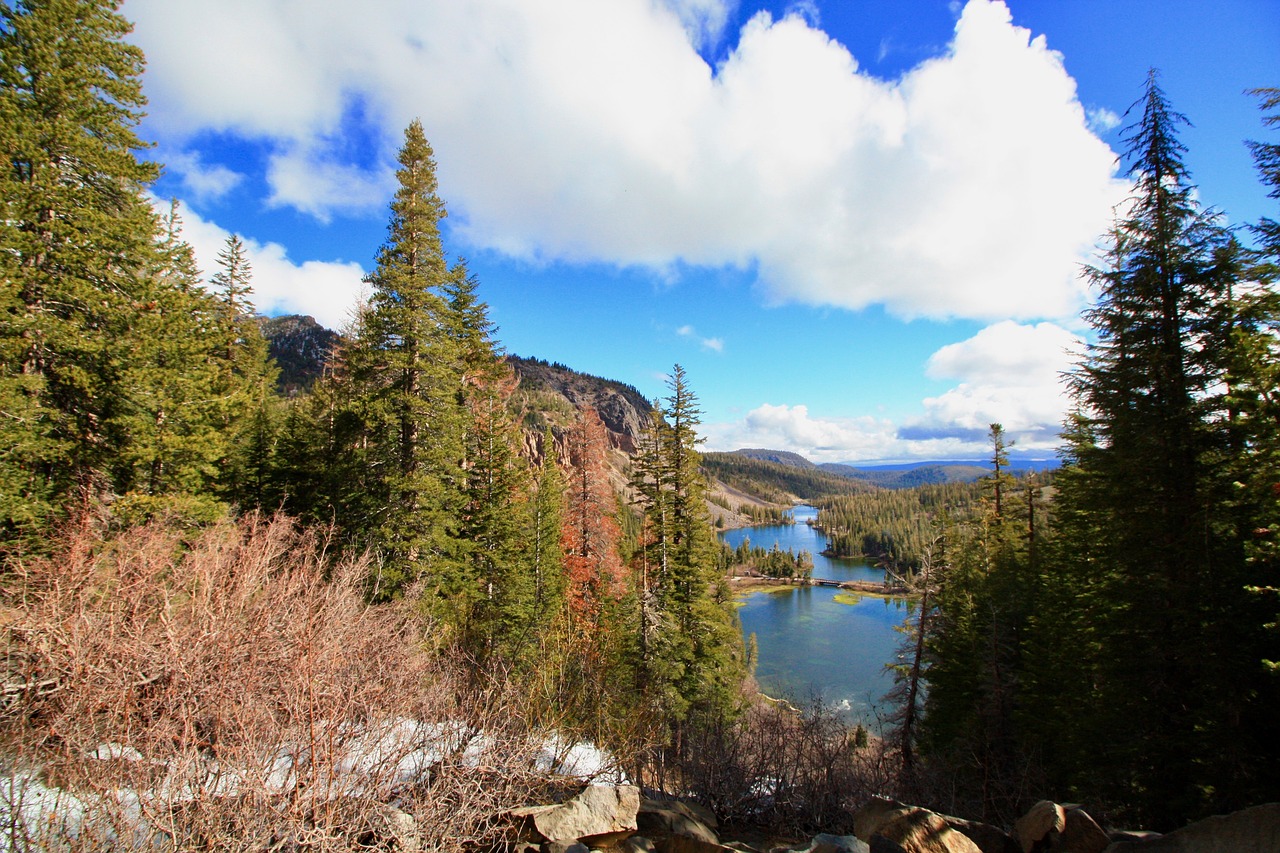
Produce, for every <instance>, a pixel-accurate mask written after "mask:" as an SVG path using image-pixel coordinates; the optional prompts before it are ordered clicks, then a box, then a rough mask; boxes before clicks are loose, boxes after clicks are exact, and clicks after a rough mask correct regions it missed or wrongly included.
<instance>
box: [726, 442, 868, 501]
mask: <svg viewBox="0 0 1280 853" xmlns="http://www.w3.org/2000/svg"><path fill="white" fill-rule="evenodd" d="M767 453H768V454H769V455H770V456H774V455H775V454H774V452H773V451H768V452H767ZM791 455H792V456H793V457H794V459H788V460H787V461H773V459H769V458H756V457H753V456H751V455H748V454H744V453H742V452H741V451H737V452H733V453H704V454H702V464H703V467H704V468H706V470H707V472H708V473H709V474H710V475H711V476H713V477H715V478H716V479H718V480H720V481H722V482H724V483H726V484H728V485H730V486H733V487H734V488H735V489H739V490H741V491H743V492H747V493H748V494H752V495H758V496H760V497H761V498H764V499H765V500H768V501H772V502H774V503H781V504H787V503H791V502H792V501H793V500H796V499H799V500H802V501H807V502H813V501H817V500H820V499H822V498H824V497H828V496H830V495H851V494H856V493H858V492H865V491H867V490H869V489H872V488H875V487H874V486H870V485H868V484H866V483H863V482H859V481H857V480H851V479H849V478H847V477H842V476H840V475H839V474H831V473H828V472H826V471H823V470H821V469H820V468H818V467H817V466H816V465H814V464H813V463H812V462H809V461H808V460H807V459H804V458H803V457H800V456H795V455H794V454H791ZM795 460H799V461H800V462H803V463H804V464H803V465H801V464H798V463H797V462H796V461H795Z"/></svg>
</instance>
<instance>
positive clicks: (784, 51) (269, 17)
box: [124, 0, 1123, 319]
mask: <svg viewBox="0 0 1280 853" xmlns="http://www.w3.org/2000/svg"><path fill="white" fill-rule="evenodd" d="M731 8H732V3H730V2H728V0H668V2H666V3H662V4H655V3H653V2H652V1H651V0H616V2H610V3H599V2H597V0H548V2H544V3H538V4H530V3H527V2H524V0H371V2H368V3H365V4H362V6H361V8H360V13H359V14H358V15H353V14H351V7H350V5H349V4H347V3H342V2H338V0H223V2H219V3H206V2H202V0H127V2H126V4H125V7H124V11H125V13H126V14H127V15H129V16H130V17H131V18H132V19H133V20H135V22H136V25H137V26H136V39H137V40H138V42H139V43H140V44H141V45H142V47H143V48H144V49H145V50H146V51H147V55H148V60H149V70H148V76H147V86H148V91H149V93H150V97H151V104H152V122H153V126H154V127H156V128H157V129H158V130H159V131H160V132H162V133H163V134H167V135H168V137H170V138H171V139H173V140H176V141H177V142H178V144H182V143H183V142H184V141H185V140H188V139H190V138H192V137H194V135H196V134H198V133H200V132H202V131H208V130H213V131H218V132H226V133H233V134H237V135H240V136H242V137H247V138H250V139H253V140H258V141H262V142H264V143H265V144H266V145H267V147H268V148H269V150H270V151H271V152H272V153H271V156H270V168H269V172H268V174H267V179H268V181H270V183H271V186H272V192H273V195H272V200H273V203H276V204H286V205H293V206H296V207H297V208H298V209H300V210H303V211H305V212H307V213H310V214H311V215H314V216H316V217H319V218H322V219H323V218H325V217H327V216H329V215H331V214H332V212H334V211H337V210H344V211H351V210H359V209H365V208H372V207H373V206H374V205H375V197H376V198H377V199H382V198H385V191H384V189H382V188H383V187H385V184H384V182H385V181H386V180H387V177H386V176H387V174H388V173H387V166H388V162H389V156H390V155H389V152H390V151H392V150H394V148H395V146H396V144H398V141H399V138H400V132H401V130H402V128H403V127H404V126H405V125H406V124H407V123H408V122H409V120H410V119H412V118H414V117H421V118H422V120H423V122H424V125H425V126H426V129H427V133H428V137H429V138H430V139H431V141H432V143H433V145H434V147H435V150H436V155H437V159H438V161H439V164H440V176H441V189H442V193H443V194H444V196H445V198H446V199H448V201H449V203H450V207H451V210H452V211H453V212H454V214H455V218H454V220H452V221H453V222H454V223H455V227H456V228H457V229H458V233H460V235H461V236H462V237H463V238H464V239H465V240H467V241H468V242H469V243H471V244H472V245H473V246H477V247H483V248H487V249H494V250H498V251H501V252H505V253H508V254H510V255H513V256H517V257H521V258H529V259H542V260H547V259H561V260H568V261H596V262H605V263H611V264H617V265H641V266H651V267H654V268H658V269H669V268H671V267H672V266H674V265H677V264H680V263H685V264H692V265H697V266H708V267H736V268H743V269H751V270H754V271H756V272H757V274H758V276H759V282H760V286H761V288H762V292H763V293H765V294H766V295H767V297H768V298H771V299H774V300H777V301H799V302H805V303H812V304H825V305H836V306H842V307H847V308H860V307H863V306H866V305H871V304H883V305H885V306H887V307H888V309H889V310H890V311H891V312H893V313H895V314H896V315H899V316H903V317H915V316H932V317H949V316H956V317H977V318H990V319H996V318H1000V317H1015V318H1020V319H1041V318H1054V317H1066V316H1070V315H1072V314H1074V313H1075V312H1076V311H1077V310H1078V308H1079V307H1080V304H1081V302H1082V299H1083V296H1084V291H1083V288H1082V286H1081V284H1080V282H1079V281H1078V276H1077V272H1076V270H1077V262H1078V260H1079V259H1080V257H1081V256H1082V254H1083V253H1085V252H1086V251H1087V250H1088V248H1089V247H1090V246H1091V245H1092V243H1093V241H1094V240H1095V238H1096V237H1097V235H1099V234H1100V233H1102V232H1103V231H1104V230H1105V229H1106V227H1107V224H1108V222H1109V220H1110V215H1111V214H1110V211H1111V207H1112V204H1113V203H1114V202H1115V201H1117V200H1118V199H1119V198H1120V196H1121V195H1122V194H1123V187H1122V186H1121V185H1120V184H1119V183H1118V182H1117V181H1115V179H1114V174H1113V171H1114V156H1113V154H1112V152H1111V151H1110V150H1109V149H1108V148H1107V146H1106V145H1105V144H1103V143H1102V142H1101V141H1100V140H1098V138H1097V137H1096V136H1094V134H1093V133H1092V132H1091V130H1090V125H1089V118H1087V117H1086V114H1085V110H1084V108H1083V107H1082V105H1081V104H1080V102H1079V100H1078V99H1077V96H1076V88H1075V84H1074V81H1073V80H1072V79H1071V78H1070V77H1069V76H1068V75H1067V73H1066V71H1065V69H1064V68H1063V64H1062V61H1061V57H1060V56H1059V55H1058V54H1057V53H1055V52H1054V51H1052V50H1051V49H1050V48H1049V47H1048V46H1047V45H1046V44H1045V42H1044V40H1043V39H1042V38H1033V37H1032V34H1031V33H1030V32H1029V31H1027V30H1025V29H1021V28H1018V27H1015V26H1013V24H1012V21H1011V16H1010V14H1009V11H1008V9H1007V8H1006V7H1005V6H1004V5H1003V4H1002V3H1000V2H992V0H971V2H969V3H968V4H967V5H966V6H965V7H964V9H963V11H962V13H961V14H960V16H959V20H958V23H957V25H956V33H955V38H954V41H953V43H952V45H951V46H950V49H949V51H948V52H947V53H946V54H945V55H942V56H939V57H937V58H935V59H933V60H930V61H928V62H925V63H923V64H922V65H920V66H919V67H917V68H916V69H914V70H912V71H910V72H908V73H907V74H905V75H904V76H903V77H902V78H901V79H899V80H897V81H883V80H879V79H876V78H874V77H872V76H870V75H868V74H866V73H864V72H863V71H861V70H860V68H859V64H858V61H857V60H856V58H855V57H853V56H852V55H851V54H850V53H849V52H848V50H847V49H845V48H844V47H843V46H842V45H840V44H839V43H837V42H835V41H833V40H831V39H830V38H828V37H827V36H826V34H825V33H823V32H822V31H821V30H819V29H817V27H816V25H815V22H813V21H811V20H809V19H807V18H806V17H805V16H804V15H803V14H799V13H795V14H789V15H787V16H785V17H783V18H782V19H780V20H775V19H773V18H771V17H770V16H769V15H768V14H766V13H760V14H757V15H756V16H755V17H753V18H752V19H751V20H750V21H748V22H747V23H746V24H745V26H744V27H743V28H742V30H741V32H740V33H739V34H738V40H737V43H736V45H734V46H733V48H732V49H731V50H729V51H728V53H727V54H726V55H725V59H724V60H723V61H722V62H721V63H719V64H718V65H717V67H716V68H712V67H710V66H709V65H708V64H707V63H706V62H705V61H704V60H703V59H702V57H701V56H700V54H699V52H698V50H697V45H698V44H699V43H700V42H701V43H705V41H706V39H708V38H710V37H711V36H712V34H714V33H715V32H716V29H717V28H718V27H720V28H723V27H724V26H725V25H726V22H727V21H728V20H729V17H730V11H729V10H731ZM691 33H692V34H693V35H691ZM353 104H359V105H360V106H361V109H362V111H363V112H362V115H363V116H364V119H363V121H362V122H361V123H359V125H360V126H358V127H356V126H354V125H353V122H352V118H351V116H352V107H353ZM1094 120H1095V121H1096V120H1097V119H1096V117H1095V119H1094ZM367 123H372V124H373V125H374V126H375V128H376V129H377V130H378V131H379V133H378V137H377V139H376V140H375V141H374V142H373V144H372V146H371V147H372V148H373V149H374V151H373V153H374V154H376V155H377V157H376V158H375V159H376V160H377V162H373V161H371V160H370V159H369V158H367V157H366V158H365V159H362V160H358V161H357V162H354V163H353V161H352V160H351V158H350V156H349V155H350V149H351V147H352V140H351V138H349V137H350V136H351V135H352V134H353V133H358V134H359V137H360V138H361V139H365V138H366V135H367V131H368V128H367V127H366V126H364V125H365V124H367Z"/></svg>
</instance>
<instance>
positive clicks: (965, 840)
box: [512, 785, 1280, 853]
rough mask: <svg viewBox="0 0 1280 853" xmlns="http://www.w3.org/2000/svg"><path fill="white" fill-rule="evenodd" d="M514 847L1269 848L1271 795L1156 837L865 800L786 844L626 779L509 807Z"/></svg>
mask: <svg viewBox="0 0 1280 853" xmlns="http://www.w3.org/2000/svg"><path fill="white" fill-rule="evenodd" d="M512 816H513V817H515V818H517V819H519V820H520V821H523V822H524V830H525V836H524V838H525V841H524V846H523V850H522V853H590V851H593V850H606V851H611V853H612V851H616V853H1228V851H1230V853H1276V851H1280V804H1275V803H1273V804H1269V805H1263V806H1257V807H1255V808H1252V809H1247V810H1245V811H1242V812H1237V813H1235V814H1232V815H1227V816H1225V817H1214V818H1209V819H1208V820H1204V821H1200V822H1199V823H1196V824H1192V825H1191V826H1188V827H1185V828H1184V829H1181V830H1178V831H1177V832H1172V833H1169V834H1168V835H1165V836H1160V835H1158V834H1156V833H1150V832H1112V833H1108V832H1106V831H1105V830H1103V829H1102V827H1101V826H1099V825H1098V823H1097V821H1095V820H1094V819H1093V818H1092V817H1090V816H1089V814H1088V813H1087V812H1086V811H1085V810H1084V809H1082V808H1081V807H1079V806H1075V805H1062V804H1059V803H1054V802H1050V801H1048V800H1042V801H1041V802H1038V803H1036V804H1035V805H1034V806H1032V807H1031V808H1030V809H1029V810H1028V811H1027V813H1026V814H1025V815H1023V816H1022V817H1021V818H1019V819H1018V821H1017V822H1016V823H1015V824H1014V826H1013V829H1012V831H1008V832H1006V831H1005V830H1003V829H1001V828H999V827H996V826H991V825H989V824H983V823H977V822H974V821H968V820H962V819H960V818H956V817H950V816H947V815H941V814H938V813H936V812H932V811H929V810H928V809H923V808H919V807H917V806H909V805H904V804H902V803H899V802H895V801H893V800H888V799H878V798H877V799H873V800H871V801H870V802H869V803H867V804H866V805H865V806H864V807H863V808H862V809H860V810H859V811H858V813H857V814H856V815H855V816H854V834H853V835H815V836H814V837H813V838H812V839H810V840H809V841H807V842H805V843H803V844H798V845H793V846H790V847H769V848H764V847H757V846H752V845H748V844H744V843H742V842H736V841H726V840H722V839H721V838H720V837H719V835H718V834H717V833H718V831H719V826H718V824H717V821H716V818H715V815H713V814H711V812H709V811H708V810H706V809H705V808H702V807H701V806H698V805H695V804H693V803H689V802H685V801H679V800H673V801H658V800H651V799H643V798H642V797H641V796H640V791H639V789H637V788H635V787H633V786H629V785H619V786H613V785H592V786H589V787H587V788H586V789H585V790H584V791H582V792H581V793H580V794H578V795H577V796H576V797H574V798H573V799H571V800H569V801H567V802H565V803H560V804H557V805H548V806H533V807H530V808H525V809H518V810H517V811H515V812H512Z"/></svg>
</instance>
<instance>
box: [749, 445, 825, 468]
mask: <svg viewBox="0 0 1280 853" xmlns="http://www.w3.org/2000/svg"><path fill="white" fill-rule="evenodd" d="M732 452H733V455H734V456H742V457H745V458H747V459H758V460H759V461H761V462H776V463H777V464H779V465H789V466H791V467H792V468H817V467H818V466H817V465H814V464H813V463H812V462H810V461H809V460H808V459H805V458H804V457H803V456H801V455H800V454H799V453H792V452H791V451H789V450H756V449H745V448H744V449H742V450H734V451H732Z"/></svg>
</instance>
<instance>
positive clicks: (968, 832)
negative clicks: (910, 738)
mask: <svg viewBox="0 0 1280 853" xmlns="http://www.w3.org/2000/svg"><path fill="white" fill-rule="evenodd" d="M942 819H943V820H945V821H946V822H947V826H949V827H951V828H952V829H954V830H955V831H956V832H959V833H961V834H963V835H964V836H965V837H966V838H968V839H969V840H970V841H972V842H973V843H974V844H976V845H978V849H979V850H981V851H982V853H1022V848H1021V847H1019V846H1018V842H1017V841H1015V840H1014V838H1013V836H1012V835H1010V834H1009V833H1007V832H1005V831H1004V830H1003V829H1001V828H1000V827H998V826H992V825H991V824H989V823H979V822H978V821H976V820H963V819H961V818H958V817H951V816H949V815H943V816H942Z"/></svg>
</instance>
